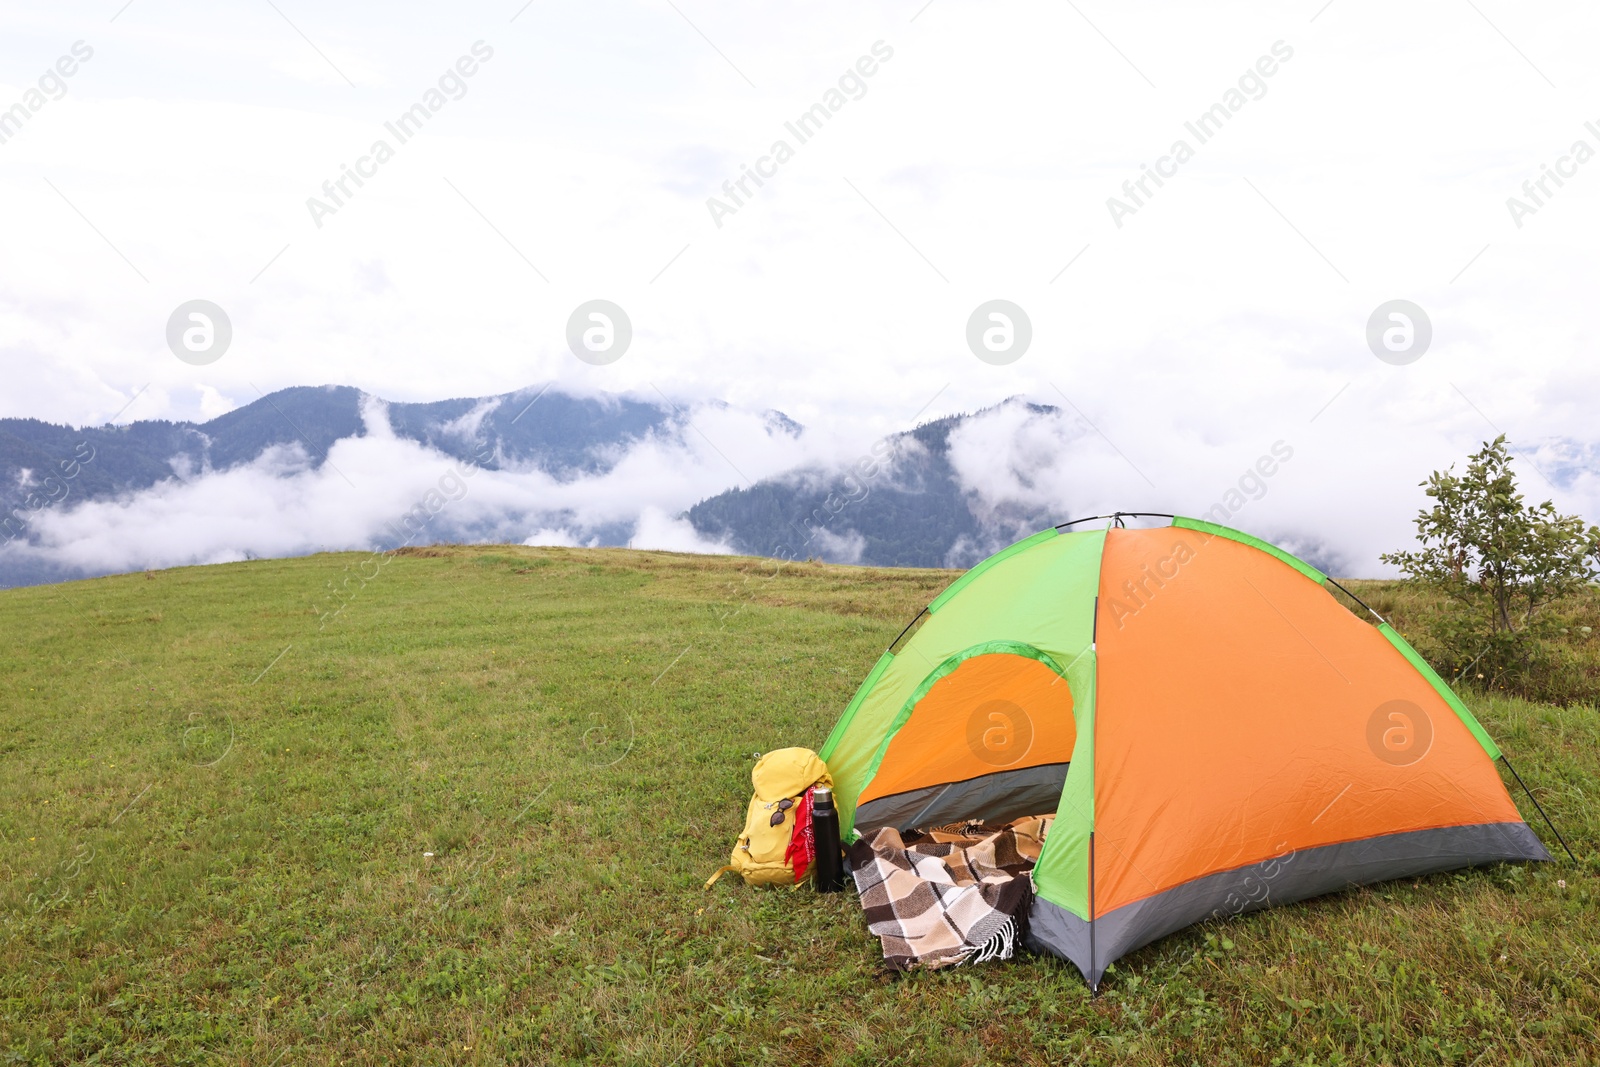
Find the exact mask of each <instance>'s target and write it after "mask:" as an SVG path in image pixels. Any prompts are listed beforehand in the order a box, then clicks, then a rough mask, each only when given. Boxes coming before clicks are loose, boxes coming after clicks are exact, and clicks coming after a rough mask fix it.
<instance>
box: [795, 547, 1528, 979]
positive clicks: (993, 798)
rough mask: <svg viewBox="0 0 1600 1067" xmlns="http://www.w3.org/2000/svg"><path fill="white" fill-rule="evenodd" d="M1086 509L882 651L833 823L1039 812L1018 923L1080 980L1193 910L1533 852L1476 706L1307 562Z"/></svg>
mask: <svg viewBox="0 0 1600 1067" xmlns="http://www.w3.org/2000/svg"><path fill="white" fill-rule="evenodd" d="M1102 518H1110V519H1112V522H1111V523H1110V524H1109V525H1108V528H1105V529H1095V530H1086V531H1077V532H1072V531H1069V530H1067V529H1066V527H1057V528H1055V529H1050V530H1045V531H1043V532H1042V533H1039V534H1036V535H1034V536H1032V537H1029V538H1027V539H1026V540H1023V541H1019V542H1018V543H1017V544H1014V545H1012V546H1011V547H1010V548H1007V549H1005V550H1003V551H1001V552H999V553H998V554H996V555H994V556H991V557H990V558H989V559H987V560H984V561H983V562H982V563H980V564H978V565H977V566H976V567H974V568H972V569H971V570H970V571H968V572H967V573H966V574H964V575H962V576H961V577H960V578H959V579H957V580H956V581H955V582H954V583H953V584H951V585H950V587H949V588H947V589H945V590H944V592H942V593H941V594H939V596H938V597H936V598H935V599H934V600H933V601H932V602H931V603H930V604H929V605H928V607H927V608H926V609H925V611H924V615H919V616H918V618H919V619H923V620H924V621H923V623H922V625H921V627H920V628H918V629H917V630H916V631H915V633H913V634H911V636H910V639H909V640H905V641H904V643H903V644H901V640H902V639H904V638H905V634H902V635H901V639H897V640H896V642H895V645H892V646H890V648H891V650H890V651H889V652H885V653H884V654H883V656H882V658H880V659H879V660H878V662H877V664H876V665H875V666H874V667H873V668H872V670H871V672H870V673H869V674H868V675H867V677H866V680H865V681H864V682H863V683H862V685H861V688H860V690H859V691H858V692H857V693H856V695H855V698H854V699H853V700H852V701H851V702H850V704H849V706H848V707H847V708H846V709H845V711H844V714H843V715H842V716H841V718H840V720H839V723H838V725H837V726H835V728H834V730H833V733H832V734H831V735H830V736H829V738H828V740H827V742H826V743H825V744H824V746H823V748H822V750H821V753H820V754H821V756H822V757H823V759H825V760H826V761H827V764H828V769H829V771H830V772H831V773H832V775H833V779H834V783H835V796H836V797H837V799H838V802H839V804H840V808H841V817H842V818H843V820H844V821H845V826H846V832H847V833H848V832H849V830H850V828H851V827H852V826H853V828H854V829H855V830H856V831H857V832H864V831H867V830H871V829H874V828H877V827H880V826H895V827H897V828H900V829H907V828H912V827H924V826H931V825H938V824H945V823H950V822H955V821H960V820H967V819H984V820H1003V819H1010V818H1015V817H1019V816H1022V815H1033V814H1042V813H1045V812H1055V814H1056V817H1055V821H1054V823H1053V826H1052V828H1051V831H1050V834H1049V837H1048V838H1047V840H1046V841H1045V845H1044V850H1043V853H1042V854H1041V855H1040V857H1039V861H1038V864H1037V866H1036V867H1035V868H1034V872H1033V874H1034V883H1035V889H1036V893H1035V895H1034V900H1033V904H1032V908H1031V911H1030V914H1029V933H1028V943H1029V944H1030V946H1031V947H1033V948H1034V949H1035V950H1043V951H1049V952H1052V953H1055V954H1056V955H1058V956H1062V957H1064V958H1066V959H1068V960H1070V961H1072V962H1073V963H1074V964H1076V965H1077V966H1078V968H1079V969H1080V970H1081V971H1082V972H1083V974H1084V977H1085V978H1086V979H1087V980H1088V981H1089V984H1090V986H1091V987H1098V985H1099V982H1100V978H1101V976H1102V974H1103V973H1104V971H1105V969H1106V967H1107V966H1108V965H1110V963H1111V962H1112V961H1113V960H1115V959H1117V958H1118V957H1120V956H1122V955H1124V954H1125V953H1128V952H1131V951H1132V950H1134V949H1135V948H1138V947H1139V946H1141V945H1145V944H1148V943H1149V942H1151V941H1153V940H1155V939H1156V938H1159V937H1162V936H1164V935H1166V934H1168V933H1171V932H1173V931H1175V930H1178V929H1181V928H1183V927H1185V926H1188V925H1189V924H1191V923H1194V922H1197V921H1200V920H1202V919H1205V918H1207V917H1209V916H1217V915H1233V914H1238V913H1241V912H1244V911H1249V910H1253V909H1256V908H1262V907H1267V906H1270V905H1274V904H1282V903H1287V902H1290V901H1295V900H1301V899H1304V898H1306V897H1310V896H1315V895H1317V894H1321V893H1328V892H1331V891H1334V890H1338V889H1342V888H1344V887H1346V886H1350V885H1357V884H1363V883H1368V882H1375V881H1381V880H1384V879H1390V878H1402V877H1411V876H1415V875H1419V874H1424V873H1427V872H1431V871H1441V870H1449V869H1452V868H1457V867H1465V866H1471V865H1475V864H1484V863H1493V862H1497V861H1502V860H1548V859H1549V858H1550V856H1549V854H1548V853H1547V852H1546V851H1545V849H1544V847H1543V846H1542V845H1541V844H1540V843H1539V840H1538V838H1537V837H1536V836H1535V835H1534V833H1533V832H1532V831H1531V830H1530V829H1529V828H1528V826H1527V825H1526V824H1525V823H1524V822H1523V820H1522V818H1521V816H1520V815H1519V814H1518V812H1517V808H1516V805H1515V804H1513V803H1512V801H1511V797H1510V795H1509V794H1508V793H1507V791H1506V788H1505V786H1504V785H1503V784H1502V782H1501V780H1500V776H1499V772H1498V770H1497V768H1496V766H1495V763H1494V760H1495V759H1496V758H1498V757H1500V750H1499V749H1498V748H1497V747H1496V745H1495V743H1494V741H1493V740H1492V739H1491V738H1490V737H1489V735H1488V734H1487V733H1486V732H1485V731H1484V729H1483V727H1482V726H1480V725H1479V724H1478V722H1477V720H1476V719H1474V718H1473V716H1472V713H1471V712H1470V711H1469V710H1468V709H1467V707H1466V706H1465V705H1464V704H1463V703H1462V702H1461V700H1460V699H1459V698H1458V697H1457V696H1456V695H1455V693H1454V692H1452V691H1451V689H1450V687H1449V686H1448V685H1446V684H1445V683H1444V682H1443V681H1442V680H1441V679H1440V678H1439V676H1438V675H1436V674H1435V673H1434V672H1433V670H1432V669H1431V668H1430V667H1429V666H1428V665H1427V663H1426V662H1424V661H1423V660H1422V658H1421V657H1419V656H1418V655H1417V653H1416V652H1415V651H1414V650H1413V649H1412V648H1411V646H1410V645H1408V644H1407V643H1406V641H1405V639H1404V638H1402V637H1401V636H1400V635H1399V634H1398V633H1397V632H1395V630H1394V629H1393V628H1391V627H1390V626H1389V625H1388V623H1386V622H1382V620H1381V619H1380V620H1379V622H1380V625H1377V626H1374V625H1372V624H1371V623H1369V622H1367V621H1366V620H1364V619H1363V618H1361V617H1358V616H1357V615H1355V614H1354V613H1353V612H1352V611H1350V610H1348V609H1346V608H1345V607H1344V606H1343V605H1342V604H1341V603H1339V601H1338V600H1336V599H1335V598H1334V596H1333V594H1332V593H1331V592H1330V591H1329V589H1328V584H1329V579H1328V578H1327V576H1326V575H1324V574H1323V573H1322V572H1321V571H1319V570H1317V569H1316V568H1315V567H1312V566H1311V565H1310V564H1308V563H1305V562H1304V561H1302V560H1300V559H1297V558H1295V557H1294V556H1292V555H1290V554H1289V553H1287V552H1284V551H1283V550H1281V549H1279V548H1276V547H1275V546H1273V545H1270V544H1267V543H1266V542H1264V541H1261V540H1258V539H1257V538H1254V537H1251V536H1250V535H1248V534H1244V533H1240V532H1238V531H1236V530H1230V529H1227V528H1225V527H1222V526H1218V525H1215V524H1212V523H1209V522H1204V521H1200V520H1195V519H1185V518H1173V519H1172V522H1171V525H1169V526H1162V527H1157V528H1147V529H1129V528H1125V527H1124V525H1123V523H1122V519H1121V517H1120V516H1102ZM1071 525H1073V524H1070V523H1069V524H1066V526H1071ZM924 616H925V618H924ZM914 622H915V620H914ZM910 629H911V628H910V627H907V630H908V631H910ZM896 646H899V647H898V648H896Z"/></svg>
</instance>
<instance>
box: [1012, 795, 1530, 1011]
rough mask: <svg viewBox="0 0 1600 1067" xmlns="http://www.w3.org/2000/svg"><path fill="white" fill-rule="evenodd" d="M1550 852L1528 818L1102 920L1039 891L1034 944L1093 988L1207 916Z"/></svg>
mask: <svg viewBox="0 0 1600 1067" xmlns="http://www.w3.org/2000/svg"><path fill="white" fill-rule="evenodd" d="M1549 859H1550V853H1549V852H1547V851H1545V847H1544V845H1542V844H1540V842H1539V839H1538V837H1536V836H1535V835H1534V833H1533V831H1532V830H1530V829H1529V828H1528V825H1527V824H1526V823H1522V822H1505V823H1483V824H1479V825H1476V826H1449V827H1442V828H1439V829H1434V830H1413V831H1409V832H1406V833H1398V834H1385V835H1383V836H1381V837H1369V838H1366V839H1365V840H1361V841H1348V842H1345V843H1343V844H1338V845H1323V846H1321V847H1319V848H1310V849H1304V850H1302V851H1299V852H1293V853H1290V854H1288V855H1286V856H1282V857H1279V858H1276V859H1272V860H1268V861H1266V862H1264V863H1255V864H1251V865H1250V866H1248V867H1239V868H1236V869H1235V870H1231V871H1220V872H1218V873H1216V874H1209V875H1206V876H1205V877H1204V878H1196V879H1195V880H1194V881H1192V882H1185V883H1183V884H1182V885H1179V886H1175V887H1173V888H1172V889H1168V890H1166V891H1165V892H1163V893H1157V894H1156V895H1155V896H1152V897H1146V898H1145V899H1144V900H1138V901H1135V902H1133V903H1132V904H1127V905H1124V906H1122V907H1120V908H1117V909H1115V910H1113V911H1108V912H1106V913H1105V914H1103V915H1100V916H1098V917H1097V918H1096V919H1095V920H1094V922H1093V923H1092V924H1091V923H1088V922H1085V921H1084V920H1082V919H1080V918H1078V917H1077V916H1076V915H1074V914H1072V913H1071V912H1070V911H1067V910H1066V909H1065V908H1062V907H1060V906H1058V905H1056V904H1052V903H1050V901H1048V900H1045V899H1044V898H1042V897H1039V896H1035V897H1034V898H1033V904H1032V908H1031V910H1030V912H1029V916H1028V935H1027V942H1026V943H1027V946H1028V947H1029V948H1030V949H1032V950H1033V951H1035V952H1048V953H1050V954H1051V955H1054V956H1060V957H1061V958H1062V959H1065V960H1068V961H1070V962H1071V963H1073V964H1075V965H1076V966H1077V968H1078V970H1080V971H1082V972H1083V977H1084V978H1085V979H1086V980H1087V981H1088V983H1089V988H1090V989H1092V990H1098V989H1099V988H1100V979H1101V978H1102V977H1103V976H1104V975H1105V971H1106V968H1107V967H1109V966H1110V965H1111V964H1112V963H1113V962H1114V961H1116V960H1117V959H1119V958H1120V957H1122V956H1124V955H1126V954H1127V953H1129V952H1132V951H1133V950H1134V949H1136V948H1141V947H1143V946H1144V945H1148V944H1150V942H1152V941H1155V940H1157V939H1159V938H1162V937H1165V936H1166V935H1167V934H1170V933H1173V932H1175V931H1178V930H1181V929H1183V928H1184V927H1186V926H1191V925H1193V924H1194V923H1197V922H1201V921H1203V920H1205V919H1211V918H1225V917H1229V916H1233V915H1240V914H1243V913H1244V912H1248V911H1259V910H1261V909H1262V908H1268V907H1273V906H1275V905H1279V904H1291V903H1293V902H1295V901H1297V900H1305V899H1307V898H1309V897H1315V896H1321V895H1322V894H1324V893H1334V892H1338V891H1339V890H1341V889H1346V888H1349V887H1351V886H1357V885H1369V884H1371V883H1373V882H1384V881H1388V880H1390V879H1394V878H1415V877H1418V876H1420V875H1424V874H1433V873H1436V872H1438V871H1450V870H1456V869H1458V868H1461V867H1476V866H1481V865H1485V864H1490V863H1501V862H1507V861H1520V860H1529V861H1547V860H1549ZM1091 926H1092V927H1093V929H1092V930H1091Z"/></svg>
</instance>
